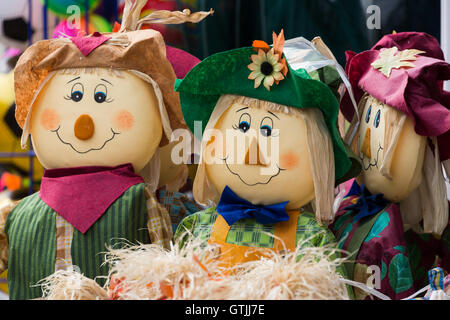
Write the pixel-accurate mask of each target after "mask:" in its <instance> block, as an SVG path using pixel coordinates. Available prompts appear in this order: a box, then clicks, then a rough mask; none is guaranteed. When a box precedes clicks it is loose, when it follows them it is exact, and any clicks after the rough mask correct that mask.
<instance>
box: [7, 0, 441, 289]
mask: <svg viewBox="0 0 450 320" xmlns="http://www.w3.org/2000/svg"><path fill="white" fill-rule="evenodd" d="M123 2H124V1H123V0H14V1H11V0H0V201H1V199H2V197H9V198H13V199H20V198H22V197H23V196H26V195H27V194H30V193H32V192H34V191H37V190H38V188H39V183H40V178H41V176H42V173H43V168H42V166H41V165H40V164H39V162H38V160H37V159H36V158H35V156H34V153H33V151H32V150H21V148H20V136H21V129H20V128H19V127H18V126H17V124H16V122H15V118H14V109H15V104H14V90H13V73H12V70H13V68H14V65H15V62H16V61H17V59H18V57H19V56H20V54H21V52H23V50H24V49H25V48H26V47H27V46H29V45H30V44H32V43H34V42H36V41H39V40H42V39H46V38H52V37H59V36H75V35H77V34H79V33H81V34H86V33H93V32H94V31H99V32H111V31H112V30H113V28H114V23H115V22H116V21H117V22H119V23H120V20H121V15H122V11H123V5H124V3H123ZM74 5H75V6H76V7H74ZM185 8H189V9H191V11H199V10H205V11H208V10H209V9H210V8H212V9H214V11H215V13H214V15H213V16H211V17H208V18H207V19H205V20H204V21H203V22H201V23H199V24H197V25H194V24H185V25H167V26H161V25H150V26H145V27H146V28H148V27H150V28H154V29H157V30H158V31H160V32H161V33H162V35H163V36H164V39H165V41H166V43H167V44H169V45H172V46H175V47H178V48H181V49H183V50H186V51H188V52H189V53H191V54H193V55H195V56H197V57H198V58H200V59H203V58H205V57H207V56H209V55H211V54H213V53H216V52H220V51H225V50H229V49H233V48H238V47H244V46H250V45H251V43H252V41H253V40H255V39H259V40H265V41H266V42H268V43H272V31H275V32H277V33H278V32H279V31H280V30H281V29H282V28H283V29H284V32H285V36H286V39H291V38H295V37H299V36H303V37H304V38H306V39H308V40H311V39H313V38H314V37H315V36H320V37H322V39H323V40H324V42H325V43H326V44H327V45H328V47H329V48H330V49H331V50H332V52H333V53H334V55H335V56H336V58H337V60H338V61H339V63H340V64H341V65H342V66H345V51H346V50H353V51H356V52H360V51H363V50H366V49H369V48H370V47H371V46H372V45H373V44H375V43H376V42H377V41H378V40H379V39H380V38H381V37H382V36H383V35H385V34H388V33H392V32H393V31H396V32H402V31H423V32H427V33H429V34H431V35H433V36H434V37H436V38H437V39H441V30H443V32H449V33H450V0H149V1H148V3H147V5H146V7H145V8H144V10H143V12H142V15H147V14H149V13H151V12H152V11H154V10H183V9H185ZM77 13H78V16H79V17H80V20H79V22H80V28H79V29H74V28H73V27H72V24H71V22H73V15H74V14H77ZM441 16H442V17H443V18H442V20H443V21H442V22H443V25H444V27H442V28H441ZM445 23H446V27H445ZM442 36H443V37H442V38H443V39H444V41H445V39H448V41H446V42H445V43H443V45H444V46H445V47H449V44H450V35H449V34H446V35H442ZM1 281H2V280H1V279H0V290H1V289H3V290H7V288H6V283H3V284H2V283H1Z"/></svg>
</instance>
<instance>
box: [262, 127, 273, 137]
mask: <svg viewBox="0 0 450 320" xmlns="http://www.w3.org/2000/svg"><path fill="white" fill-rule="evenodd" d="M261 134H262V135H263V136H264V137H270V136H271V135H272V128H271V127H270V126H262V127H261Z"/></svg>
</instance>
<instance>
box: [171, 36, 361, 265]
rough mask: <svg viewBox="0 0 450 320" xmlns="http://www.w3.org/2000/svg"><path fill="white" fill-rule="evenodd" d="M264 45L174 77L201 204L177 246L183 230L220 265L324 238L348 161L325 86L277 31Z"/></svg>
mask: <svg viewBox="0 0 450 320" xmlns="http://www.w3.org/2000/svg"><path fill="white" fill-rule="evenodd" d="M273 42H274V43H273V45H272V46H269V45H268V44H267V43H265V42H263V41H254V42H253V46H251V47H245V48H239V49H234V50H230V51H226V52H221V53H217V54H214V55H212V56H210V57H208V58H206V59H204V60H203V61H202V62H200V63H199V64H197V65H196V66H195V67H194V68H193V69H192V70H191V71H190V72H189V73H188V74H187V75H186V77H185V78H184V79H182V80H179V81H177V84H176V91H178V92H179V94H180V101H181V108H182V111H183V116H184V119H185V121H186V124H187V125H188V126H189V128H190V129H191V131H192V132H193V133H194V135H195V136H196V137H197V138H198V139H199V140H201V149H200V150H198V154H199V155H200V156H201V161H200V163H199V166H198V169H197V174H196V176H195V181H194V185H193V195H194V198H195V200H196V201H197V202H198V203H200V204H203V205H207V206H210V208H209V209H207V210H205V211H200V212H197V213H195V214H192V215H190V216H188V217H186V218H184V220H183V221H182V222H181V223H180V225H179V226H178V228H177V231H176V233H175V240H176V241H180V243H181V244H183V243H185V242H184V241H185V240H186V237H187V234H186V230H188V231H189V234H192V235H193V236H195V237H198V238H199V239H202V240H205V241H209V242H210V243H212V244H215V245H217V246H219V248H220V257H219V258H218V259H219V262H220V263H221V264H223V265H224V266H226V267H232V266H234V265H236V264H238V263H241V262H246V261H249V260H255V259H259V258H261V257H262V256H264V255H266V254H267V250H269V251H270V250H274V251H276V252H278V251H279V250H284V249H287V250H295V247H296V246H297V245H299V244H302V245H303V246H313V247H314V246H327V245H332V243H334V237H333V235H332V234H331V232H330V231H329V230H328V229H327V227H326V225H327V224H328V223H330V222H331V221H332V220H333V216H334V212H333V201H334V186H335V183H336V181H338V180H342V179H345V177H346V175H347V173H348V172H349V171H350V169H351V167H352V162H351V161H350V158H349V155H348V154H347V152H346V148H345V146H344V143H343V141H342V139H341V137H340V135H339V132H338V130H337V127H336V121H337V116H338V111H339V106H338V101H337V99H336V98H335V96H334V94H333V92H332V91H331V90H330V88H329V87H328V86H327V85H326V84H325V83H323V82H321V81H318V80H313V79H311V77H310V76H309V75H308V72H307V71H306V70H305V69H303V68H299V69H296V70H294V69H292V68H291V67H290V65H289V63H288V61H287V59H286V57H285V55H284V53H283V47H284V43H285V39H284V34H283V31H281V33H280V34H279V35H277V34H275V33H274V34H273ZM199 128H201V129H202V131H201V132H200V130H198V129H199ZM312 203H314V205H315V206H314V209H313V206H312ZM240 230H245V236H244V237H242V236H241V235H242V233H241V231H240ZM302 240H307V241H305V242H303V241H302Z"/></svg>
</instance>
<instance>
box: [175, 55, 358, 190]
mask: <svg viewBox="0 0 450 320" xmlns="http://www.w3.org/2000/svg"><path fill="white" fill-rule="evenodd" d="M253 54H255V51H254V49H253V48H252V47H246V48H239V49H234V50H230V51H226V52H221V53H217V54H214V55H212V56H210V57H208V58H206V59H205V60H203V61H202V62H200V63H199V64H197V65H196V66H195V67H194V68H193V69H192V70H191V71H190V72H189V73H188V74H187V75H186V77H185V78H184V79H182V80H178V81H176V83H175V90H176V91H177V92H179V94H180V101H181V109H182V112H183V116H184V120H185V121H186V124H187V125H188V127H189V128H190V129H191V131H192V132H194V122H195V121H201V123H202V132H203V130H204V128H205V126H206V124H207V123H208V121H209V118H210V116H211V113H212V112H213V110H214V108H215V106H216V103H217V101H218V99H219V98H220V96H221V95H224V94H233V95H239V96H246V97H250V98H255V99H259V100H265V101H269V102H273V103H277V104H281V105H286V106H289V107H293V108H298V109H305V108H318V109H320V110H321V111H322V114H323V116H324V119H325V123H326V125H327V127H328V130H329V132H330V135H331V139H332V142H333V150H334V158H335V176H336V183H340V182H343V181H345V180H343V181H342V180H341V179H342V178H345V179H348V176H349V175H348V174H347V173H348V172H349V170H350V169H351V167H352V162H353V163H354V161H353V160H352V161H351V160H350V157H351V158H353V159H356V157H355V156H354V155H351V152H350V154H348V152H347V151H348V150H347V149H346V147H345V144H344V142H343V141H342V139H341V137H340V135H339V131H338V129H337V126H336V123H337V118H338V113H339V104H338V101H337V99H336V97H335V96H334V95H333V92H332V91H331V90H330V88H329V87H328V86H327V85H326V84H324V83H322V82H320V81H318V80H313V79H311V77H310V76H309V75H308V73H307V72H306V70H304V69H299V70H293V69H291V67H290V66H289V64H288V73H287V75H286V77H285V79H283V80H281V81H280V82H279V84H278V85H276V84H274V85H272V87H271V88H270V91H268V90H267V89H266V88H265V87H264V86H262V85H261V86H260V87H258V88H256V89H255V88H254V81H253V80H249V79H248V76H249V74H250V72H251V71H250V70H249V69H248V65H249V64H250V63H251V60H250V57H251V55H253ZM352 171H354V170H352ZM356 171H357V170H356Z"/></svg>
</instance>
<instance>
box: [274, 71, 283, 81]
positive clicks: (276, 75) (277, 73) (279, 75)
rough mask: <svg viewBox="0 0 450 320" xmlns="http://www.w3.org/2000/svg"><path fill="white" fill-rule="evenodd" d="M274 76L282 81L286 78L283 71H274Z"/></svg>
mask: <svg viewBox="0 0 450 320" xmlns="http://www.w3.org/2000/svg"><path fill="white" fill-rule="evenodd" d="M272 76H273V78H274V79H275V80H277V81H281V80H283V79H284V76H283V74H282V73H281V72H274V73H272Z"/></svg>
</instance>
